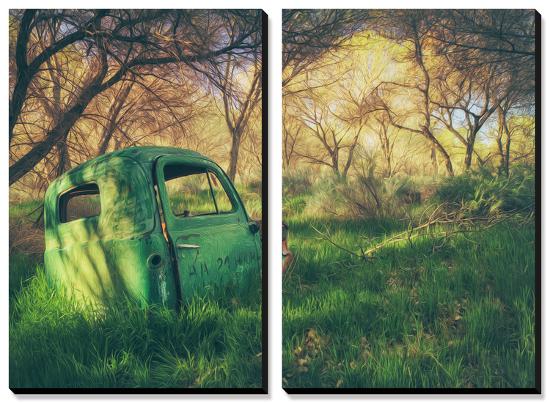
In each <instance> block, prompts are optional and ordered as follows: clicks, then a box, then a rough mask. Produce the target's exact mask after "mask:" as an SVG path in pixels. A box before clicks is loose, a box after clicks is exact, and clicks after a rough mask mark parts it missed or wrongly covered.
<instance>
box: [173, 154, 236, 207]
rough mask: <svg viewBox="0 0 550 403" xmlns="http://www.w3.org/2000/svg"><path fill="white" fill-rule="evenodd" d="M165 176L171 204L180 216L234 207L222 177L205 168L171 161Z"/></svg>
mask: <svg viewBox="0 0 550 403" xmlns="http://www.w3.org/2000/svg"><path fill="white" fill-rule="evenodd" d="M164 178H165V185H166V192H167V195H168V199H169V201H170V208H171V210H172V213H173V214H174V215H175V216H177V217H192V216H200V215H211V214H220V213H227V212H230V211H231V210H232V209H233V207H232V204H231V201H230V199H229V197H228V196H227V193H226V192H225V190H224V188H223V187H222V186H221V184H220V181H219V179H218V177H217V176H216V175H215V174H214V173H212V172H210V171H207V170H205V169H204V168H200V167H189V166H185V165H167V166H165V168H164Z"/></svg>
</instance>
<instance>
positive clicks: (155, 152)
mask: <svg viewBox="0 0 550 403" xmlns="http://www.w3.org/2000/svg"><path fill="white" fill-rule="evenodd" d="M163 155H180V156H182V157H189V158H202V159H207V160H208V158H207V157H205V156H204V155H202V154H199V153H198V152H196V151H192V150H187V149H184V148H177V147H162V146H135V147H128V148H124V149H122V150H118V151H113V152H110V153H107V154H103V155H100V156H99V157H96V158H92V159H91V160H88V161H86V162H83V163H82V164H80V165H77V166H76V167H74V168H72V169H70V170H69V171H67V172H65V173H64V174H63V175H61V176H64V175H71V174H74V173H77V172H78V171H80V170H84V169H86V168H87V167H88V166H90V165H96V164H102V163H105V162H107V161H108V160H110V159H111V158H114V157H129V158H132V159H134V160H136V161H138V162H140V163H148V162H152V161H153V160H155V159H156V158H157V157H160V156H163Z"/></svg>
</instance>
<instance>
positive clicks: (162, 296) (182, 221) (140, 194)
mask: <svg viewBox="0 0 550 403" xmlns="http://www.w3.org/2000/svg"><path fill="white" fill-rule="evenodd" d="M166 164H176V165H182V166H189V167H195V168H194V169H198V170H201V169H205V170H208V171H209V172H212V173H213V174H215V175H216V176H217V178H218V179H219V181H220V183H221V184H222V185H223V188H224V189H225V192H226V193H227V195H228V197H229V199H230V200H231V204H232V205H233V210H232V211H231V212H229V213H224V214H212V215H204V216H196V217H194V216H185V217H182V216H175V215H174V214H172V211H171V209H170V203H169V200H168V195H167V193H166V186H165V183H164V179H165V178H164V167H165V166H166ZM89 183H95V184H97V187H98V189H99V199H100V205H101V211H100V213H99V215H98V216H95V217H87V218H79V219H76V220H74V221H69V222H61V219H60V218H61V217H60V206H59V203H60V199H61V197H62V195H64V194H65V193H66V192H69V191H71V189H74V188H75V187H78V186H80V185H84V184H89ZM155 185H156V188H157V189H158V194H157V192H156V191H155ZM184 196H185V195H184ZM44 206H45V213H44V221H45V237H46V251H45V266H46V273H47V276H48V278H49V279H50V281H51V282H52V284H54V285H56V286H57V287H60V288H62V289H63V290H65V291H66V292H67V293H68V294H70V295H73V296H75V297H76V298H77V299H79V300H86V301H89V302H92V303H96V302H99V303H106V302H108V301H109V300H110V299H112V298H115V299H116V298H119V297H120V296H122V295H127V296H129V297H130V298H132V299H134V300H135V301H137V302H139V303H140V304H142V305H148V304H162V305H166V306H172V307H176V306H178V305H179V304H180V303H181V301H186V300H188V299H189V298H190V297H191V296H193V295H197V294H205V293H207V292H209V291H211V290H214V289H217V288H220V287H221V288H224V287H231V288H232V290H233V291H236V290H238V288H239V287H246V285H247V283H248V280H249V279H250V278H251V277H252V276H255V275H256V276H259V273H260V267H261V265H260V260H261V259H260V253H261V252H260V250H261V248H260V240H259V234H258V233H253V231H251V230H250V228H249V224H248V223H249V218H248V216H247V214H246V211H245V209H244V206H243V204H242V202H241V200H240V198H239V196H238V194H237V192H236V190H235V188H234V187H233V185H232V184H231V182H230V181H229V179H228V178H227V176H226V175H225V174H224V173H223V171H222V170H221V169H220V168H219V167H218V166H217V165H216V164H215V163H213V162H212V161H210V160H209V159H207V158H206V157H203V156H201V155H200V154H197V153H195V152H192V151H187V150H180V149H176V148H167V147H133V148H129V149H126V150H122V151H118V152H115V153H111V154H107V155H104V156H101V157H98V158H96V159H94V160H91V161H88V162H86V163H84V164H82V165H80V166H78V167H76V168H74V169H73V170H71V171H69V172H67V173H66V174H65V175H63V176H61V177H59V178H58V179H56V180H55V181H54V182H53V183H52V184H51V185H50V187H49V188H48V191H47V193H46V197H45V203H44Z"/></svg>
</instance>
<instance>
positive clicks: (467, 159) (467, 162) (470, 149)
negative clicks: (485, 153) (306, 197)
mask: <svg viewBox="0 0 550 403" xmlns="http://www.w3.org/2000/svg"><path fill="white" fill-rule="evenodd" d="M474 139H475V137H474ZM473 153H474V141H472V140H470V139H469V138H468V143H467V144H466V155H465V156H464V170H465V171H469V170H470V169H471V168H472V154H473Z"/></svg>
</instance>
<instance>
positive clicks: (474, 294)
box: [283, 194, 536, 388]
mask: <svg viewBox="0 0 550 403" xmlns="http://www.w3.org/2000/svg"><path fill="white" fill-rule="evenodd" d="M310 197H311V198H313V197H315V196H308V195H306V194H294V195H292V196H287V197H286V198H285V200H284V203H285V206H286V212H287V214H286V220H287V222H288V224H289V227H290V238H289V243H290V248H291V250H293V252H294V254H295V261H294V264H293V265H292V266H291V268H290V269H289V271H288V272H287V273H286V274H285V276H284V280H283V293H284V295H283V303H284V305H283V377H284V379H283V384H284V386H286V387H289V388H292V387H295V388H299V387H327V388H338V387H341V388H351V387H367V388H369V387H373V388H376V387H404V388H408V387H432V388H440V387H449V388H456V387H463V388H484V387H495V388H497V387H498V388H499V387H503V388H510V387H520V388H521V387H534V386H535V330H534V323H535V313H534V309H535V253H534V251H535V249H534V248H535V242H536V241H535V228H534V222H533V221H532V219H531V220H530V219H527V220H525V217H517V218H510V219H509V220H507V221H506V222H503V223H500V224H497V225H495V226H492V227H490V228H481V229H480V230H479V231H475V232H472V233H467V234H456V235H454V236H452V237H449V238H448V239H447V241H446V242H440V241H438V240H436V241H434V239H433V238H431V237H428V236H421V237H419V238H416V239H415V240H413V241H412V242H411V243H410V244H409V243H408V242H401V243H395V244H392V245H389V246H386V247H384V248H382V249H380V250H379V251H378V252H377V253H376V254H375V255H374V256H373V257H372V259H368V260H367V261H365V260H362V259H358V258H356V257H353V256H351V255H350V254H349V253H347V252H345V251H343V250H341V249H338V248H336V247H334V246H333V245H331V244H330V243H328V242H326V241H325V240H322V239H319V238H320V236H319V234H318V233H317V232H315V231H314V229H313V227H315V228H317V229H322V230H323V231H324V230H325V229H326V230H328V232H329V233H330V234H331V237H332V240H334V241H335V242H336V243H338V244H339V245H341V246H344V247H346V248H348V249H350V250H358V248H359V245H362V246H368V245H369V243H371V244H372V243H373V242H374V239H380V237H390V236H392V234H395V233H396V232H399V231H401V230H403V229H406V225H407V223H406V221H403V220H399V219H396V218H370V219H360V218H343V217H338V216H331V215H330V214H324V215H323V214H320V213H318V212H317V213H316V214H311V213H308V211H307V209H303V207H304V205H307V204H308V203H309V199H308V198H310ZM297 206H300V207H297ZM417 207H418V206H417ZM412 208H413V209H414V207H412Z"/></svg>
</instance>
